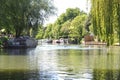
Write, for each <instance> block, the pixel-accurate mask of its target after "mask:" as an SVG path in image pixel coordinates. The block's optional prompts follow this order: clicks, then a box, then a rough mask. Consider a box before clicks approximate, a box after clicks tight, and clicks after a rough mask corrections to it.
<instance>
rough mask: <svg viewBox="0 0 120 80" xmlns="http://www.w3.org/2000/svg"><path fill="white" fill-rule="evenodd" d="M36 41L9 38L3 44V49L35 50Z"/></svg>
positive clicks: (23, 38)
mask: <svg viewBox="0 0 120 80" xmlns="http://www.w3.org/2000/svg"><path fill="white" fill-rule="evenodd" d="M37 43H38V42H37V40H36V39H34V38H31V37H25V36H24V37H19V38H11V39H9V40H8V41H7V42H5V43H4V45H3V48H13V49H16V48H18V49H19V48H23V49H24V48H35V47H36V46H37Z"/></svg>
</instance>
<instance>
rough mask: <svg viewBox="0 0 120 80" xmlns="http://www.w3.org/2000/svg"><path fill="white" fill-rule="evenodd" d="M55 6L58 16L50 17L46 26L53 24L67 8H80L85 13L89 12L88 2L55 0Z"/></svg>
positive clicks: (84, 0)
mask: <svg viewBox="0 0 120 80" xmlns="http://www.w3.org/2000/svg"><path fill="white" fill-rule="evenodd" d="M53 1H54V6H55V7H56V8H57V15H55V16H51V17H49V19H48V21H45V24H49V23H53V22H54V21H55V20H56V19H57V18H58V17H59V16H60V15H61V14H62V13H64V12H65V11H66V9H67V8H76V7H78V8H80V10H83V11H85V12H87V13H88V12H89V5H88V4H87V0H53Z"/></svg>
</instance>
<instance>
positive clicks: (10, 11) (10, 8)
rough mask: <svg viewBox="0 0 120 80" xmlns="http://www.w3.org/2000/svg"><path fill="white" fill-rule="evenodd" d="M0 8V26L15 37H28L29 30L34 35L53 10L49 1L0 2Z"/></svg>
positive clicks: (14, 0)
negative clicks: (24, 35)
mask: <svg viewBox="0 0 120 80" xmlns="http://www.w3.org/2000/svg"><path fill="white" fill-rule="evenodd" d="M0 6H1V8H0V26H2V27H4V28H5V29H6V30H7V31H8V32H11V30H12V32H14V33H15V35H16V37H19V36H20V35H21V34H22V33H24V34H27V35H29V34H30V30H31V29H32V31H33V32H32V33H34V35H35V34H36V33H35V32H37V31H38V25H39V24H43V21H44V20H45V18H47V17H48V16H49V15H51V14H53V13H54V10H55V8H54V6H53V5H52V1H50V0H1V3H0Z"/></svg>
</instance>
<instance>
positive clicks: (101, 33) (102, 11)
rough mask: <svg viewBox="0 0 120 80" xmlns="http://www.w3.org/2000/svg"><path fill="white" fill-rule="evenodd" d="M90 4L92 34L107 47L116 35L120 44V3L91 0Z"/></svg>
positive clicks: (107, 0)
mask: <svg viewBox="0 0 120 80" xmlns="http://www.w3.org/2000/svg"><path fill="white" fill-rule="evenodd" d="M91 4H92V6H91V14H92V22H93V31H94V34H95V35H96V36H97V37H98V39H100V40H102V41H105V42H107V45H108V46H109V45H112V44H113V43H114V35H115V34H116V33H117V35H118V38H119V42H120V23H119V22H120V15H119V14H120V6H119V5H120V1H119V0H91Z"/></svg>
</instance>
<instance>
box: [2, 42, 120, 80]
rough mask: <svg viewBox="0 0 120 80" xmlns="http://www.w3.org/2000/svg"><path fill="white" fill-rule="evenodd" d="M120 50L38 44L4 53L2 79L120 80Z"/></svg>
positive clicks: (115, 48)
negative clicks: (30, 47) (31, 47)
mask: <svg viewBox="0 0 120 80" xmlns="http://www.w3.org/2000/svg"><path fill="white" fill-rule="evenodd" d="M119 52H120V48H119V47H111V48H109V49H107V48H106V47H105V46H91V45H90V46H85V45H47V44H44V45H38V46H37V48H34V49H21V50H20V49H15V50H14V49H12V50H11V49H4V50H1V51H0V80H120V79H119V78H120V62H119V61H120V53H119Z"/></svg>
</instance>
